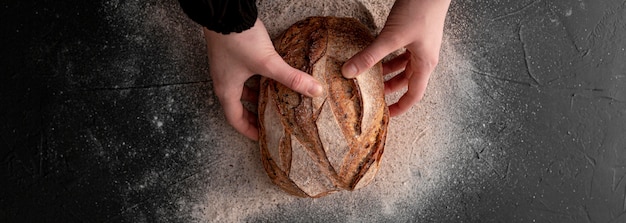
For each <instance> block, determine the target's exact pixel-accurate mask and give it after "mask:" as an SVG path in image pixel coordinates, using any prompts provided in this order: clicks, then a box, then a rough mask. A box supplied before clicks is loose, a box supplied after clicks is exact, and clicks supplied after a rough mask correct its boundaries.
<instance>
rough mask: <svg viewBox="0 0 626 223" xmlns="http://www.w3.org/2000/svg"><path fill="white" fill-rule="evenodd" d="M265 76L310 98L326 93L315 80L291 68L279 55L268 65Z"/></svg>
mask: <svg viewBox="0 0 626 223" xmlns="http://www.w3.org/2000/svg"><path fill="white" fill-rule="evenodd" d="M264 75H265V76H267V77H269V78H272V79H274V80H276V81H278V82H280V83H281V84H283V85H285V86H287V87H288V88H291V89H292V90H294V91H297V92H298V93H301V94H304V95H306V96H309V97H317V96H321V95H322V93H323V91H324V89H323V88H322V85H320V83H319V82H318V81H317V80H315V78H313V77H312V76H311V75H309V74H307V73H305V72H302V71H300V70H298V69H296V68H293V67H291V66H289V64H287V63H286V62H285V61H284V60H283V59H282V58H280V57H279V56H278V55H276V58H274V59H272V60H271V61H270V62H269V63H268V64H267V71H266V73H265V74H264Z"/></svg>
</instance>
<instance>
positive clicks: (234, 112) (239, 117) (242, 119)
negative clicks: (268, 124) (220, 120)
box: [220, 94, 259, 141]
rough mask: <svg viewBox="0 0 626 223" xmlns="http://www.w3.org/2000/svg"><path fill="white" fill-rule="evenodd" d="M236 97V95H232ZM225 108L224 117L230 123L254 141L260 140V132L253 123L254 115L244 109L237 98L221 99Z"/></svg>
mask: <svg viewBox="0 0 626 223" xmlns="http://www.w3.org/2000/svg"><path fill="white" fill-rule="evenodd" d="M231 96H234V94H231ZM220 102H221V104H222V107H223V108H224V115H225V116H226V120H227V121H228V123H229V124H230V125H231V126H233V128H235V130H237V131H238V132H240V133H241V134H243V135H245V136H246V137H248V138H250V139H252V140H255V141H256V140H258V138H259V130H258V129H257V127H256V125H255V122H253V121H252V120H253V117H254V114H252V113H251V112H250V111H248V110H246V109H244V108H243V105H242V104H241V102H240V101H239V99H238V98H236V97H230V96H229V97H228V98H223V99H220Z"/></svg>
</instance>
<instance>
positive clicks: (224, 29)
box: [178, 0, 258, 34]
mask: <svg viewBox="0 0 626 223" xmlns="http://www.w3.org/2000/svg"><path fill="white" fill-rule="evenodd" d="M178 2H179V3H180V6H181V8H182V9H183V11H184V12H185V13H186V14H187V16H189V18H191V19H192V20H193V21H195V22H197V23H199V24H200V25H202V26H204V27H206V28H207V29H209V30H212V31H215V32H218V33H222V34H229V33H232V32H236V33H240V32H242V31H245V30H248V29H250V28H251V27H252V26H254V23H255V22H256V19H257V16H258V12H257V7H256V1H255V0H178Z"/></svg>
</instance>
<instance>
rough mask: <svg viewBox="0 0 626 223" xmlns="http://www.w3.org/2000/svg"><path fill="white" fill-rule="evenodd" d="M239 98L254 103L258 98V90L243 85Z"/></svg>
mask: <svg viewBox="0 0 626 223" xmlns="http://www.w3.org/2000/svg"><path fill="white" fill-rule="evenodd" d="M241 100H244V101H249V102H252V103H256V102H257V101H258V100H259V92H258V91H255V90H254V89H252V88H249V87H247V86H243V92H242V93H241Z"/></svg>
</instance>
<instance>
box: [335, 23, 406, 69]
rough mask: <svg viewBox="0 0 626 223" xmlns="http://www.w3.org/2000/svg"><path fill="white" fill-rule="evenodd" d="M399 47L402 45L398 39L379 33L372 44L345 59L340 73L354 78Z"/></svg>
mask: <svg viewBox="0 0 626 223" xmlns="http://www.w3.org/2000/svg"><path fill="white" fill-rule="evenodd" d="M400 47H402V44H401V43H400V41H398V40H396V39H395V38H387V37H386V36H385V35H384V34H383V33H381V35H379V36H378V38H376V40H374V42H372V44H370V45H369V46H367V47H366V48H365V49H363V50H362V51H361V52H359V53H357V54H356V55H354V56H352V58H350V59H349V60H348V61H346V63H345V64H344V65H343V67H341V73H342V74H343V76H344V77H346V78H354V77H356V76H357V75H359V74H361V73H363V72H364V71H366V70H367V69H369V68H371V67H372V66H374V65H375V64H376V63H378V61H380V60H382V59H383V58H384V57H385V56H387V54H390V53H392V52H393V51H395V50H397V49H398V48H400Z"/></svg>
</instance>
